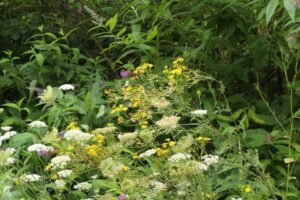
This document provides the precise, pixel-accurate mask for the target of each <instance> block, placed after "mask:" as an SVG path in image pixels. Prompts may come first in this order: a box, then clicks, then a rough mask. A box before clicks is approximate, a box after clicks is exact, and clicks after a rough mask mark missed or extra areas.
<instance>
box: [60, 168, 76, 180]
mask: <svg viewBox="0 0 300 200" xmlns="http://www.w3.org/2000/svg"><path fill="white" fill-rule="evenodd" d="M72 173H73V171H72V170H70V169H65V170H62V171H59V172H57V175H58V176H59V177H60V178H67V177H70V176H71V174H72Z"/></svg>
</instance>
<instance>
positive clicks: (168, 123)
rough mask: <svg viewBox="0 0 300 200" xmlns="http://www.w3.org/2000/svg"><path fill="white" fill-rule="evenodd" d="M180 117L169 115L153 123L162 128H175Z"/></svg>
mask: <svg viewBox="0 0 300 200" xmlns="http://www.w3.org/2000/svg"><path fill="white" fill-rule="evenodd" d="M179 120H180V117H176V116H169V117H163V118H162V119H161V120H159V121H157V122H156V123H155V124H156V125H157V126H159V127H160V128H163V129H175V128H177V126H178V121H179Z"/></svg>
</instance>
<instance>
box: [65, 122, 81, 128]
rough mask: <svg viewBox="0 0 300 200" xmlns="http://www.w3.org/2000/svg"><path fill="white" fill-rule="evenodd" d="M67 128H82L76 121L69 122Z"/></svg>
mask: <svg viewBox="0 0 300 200" xmlns="http://www.w3.org/2000/svg"><path fill="white" fill-rule="evenodd" d="M66 130H80V128H79V127H78V126H77V123H76V122H71V123H69V124H68V126H67V128H66Z"/></svg>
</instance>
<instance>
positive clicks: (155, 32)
mask: <svg viewBox="0 0 300 200" xmlns="http://www.w3.org/2000/svg"><path fill="white" fill-rule="evenodd" d="M157 33H158V31H157V26H154V27H153V28H152V30H151V31H150V33H148V35H147V40H148V41H150V40H152V39H153V38H155V36H156V35H157Z"/></svg>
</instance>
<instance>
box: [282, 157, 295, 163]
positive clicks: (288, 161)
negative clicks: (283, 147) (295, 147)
mask: <svg viewBox="0 0 300 200" xmlns="http://www.w3.org/2000/svg"><path fill="white" fill-rule="evenodd" d="M283 162H284V163H285V164H290V163H293V162H295V159H294V158H284V159H283Z"/></svg>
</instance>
